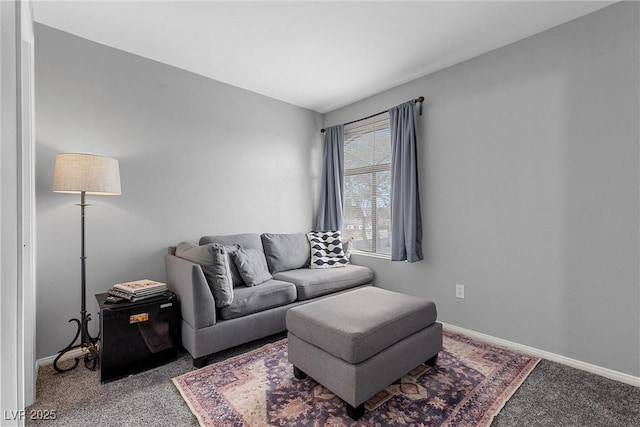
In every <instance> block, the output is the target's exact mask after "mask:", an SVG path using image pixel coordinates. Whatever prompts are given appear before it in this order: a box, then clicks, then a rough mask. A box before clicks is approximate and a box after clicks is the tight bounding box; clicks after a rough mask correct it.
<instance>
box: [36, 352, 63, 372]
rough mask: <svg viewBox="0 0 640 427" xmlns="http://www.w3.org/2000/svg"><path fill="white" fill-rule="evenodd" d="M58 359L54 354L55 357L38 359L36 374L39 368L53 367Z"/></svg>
mask: <svg viewBox="0 0 640 427" xmlns="http://www.w3.org/2000/svg"><path fill="white" fill-rule="evenodd" d="M56 357H58V355H57V354H54V355H53V356H47V357H43V358H42V359H37V360H36V372H37V371H38V368H40V367H42V366H47V365H51V364H52V363H53V361H54V360H56Z"/></svg>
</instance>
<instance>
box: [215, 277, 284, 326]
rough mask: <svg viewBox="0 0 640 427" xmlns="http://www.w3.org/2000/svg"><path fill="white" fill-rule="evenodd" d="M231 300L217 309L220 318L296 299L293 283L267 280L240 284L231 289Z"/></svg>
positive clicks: (267, 307) (232, 316) (228, 317)
mask: <svg viewBox="0 0 640 427" xmlns="http://www.w3.org/2000/svg"><path fill="white" fill-rule="evenodd" d="M233 293H234V295H233V302H232V303H231V305H228V306H227V307H222V308H220V309H219V314H220V317H221V318H222V319H226V320H229V319H235V318H237V317H242V316H246V315H247V314H251V313H257V312H258V311H263V310H268V309H270V308H273V307H279V306H282V305H285V304H289V303H292V302H294V301H295V300H296V287H295V286H294V285H293V283H287V282H282V281H279V280H268V281H266V282H264V283H261V284H259V285H258V286H252V287H246V286H240V287H237V288H235V289H234V290H233Z"/></svg>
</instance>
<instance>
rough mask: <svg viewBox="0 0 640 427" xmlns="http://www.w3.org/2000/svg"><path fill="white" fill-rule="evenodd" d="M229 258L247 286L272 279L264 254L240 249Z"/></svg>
mask: <svg viewBox="0 0 640 427" xmlns="http://www.w3.org/2000/svg"><path fill="white" fill-rule="evenodd" d="M231 258H233V262H234V263H235V264H236V267H237V268H238V273H240V277H242V281H244V283H245V285H247V286H256V285H259V284H260V283H264V282H266V281H267V280H270V279H271V278H272V277H271V274H270V273H269V268H268V267H267V261H266V260H265V259H264V254H263V253H262V252H260V251H258V250H257V249H253V248H249V249H245V248H240V249H238V250H237V251H235V252H233V253H232V254H231Z"/></svg>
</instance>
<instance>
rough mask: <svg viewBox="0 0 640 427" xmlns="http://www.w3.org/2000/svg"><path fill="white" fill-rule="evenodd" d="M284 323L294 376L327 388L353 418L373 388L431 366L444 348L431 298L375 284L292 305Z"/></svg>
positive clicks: (356, 417) (440, 329)
mask: <svg viewBox="0 0 640 427" xmlns="http://www.w3.org/2000/svg"><path fill="white" fill-rule="evenodd" d="M286 322H287V330H288V342H289V344H288V355H289V361H290V362H291V364H292V365H293V367H294V368H293V369H294V375H295V377H296V378H298V379H302V378H305V377H306V376H307V375H309V376H311V378H313V379H314V380H316V381H317V382H318V383H320V384H322V385H323V386H325V387H326V388H328V389H329V390H331V391H332V392H333V393H335V394H336V395H337V396H338V397H340V398H341V399H342V400H344V401H345V402H346V404H347V413H348V414H349V416H350V417H351V418H353V419H354V420H357V419H358V418H360V416H362V414H363V413H364V402H365V401H367V400H368V399H369V398H370V397H372V396H374V395H375V394H376V393H377V392H379V391H380V390H382V389H384V388H385V387H386V386H388V385H389V384H391V383H393V382H394V381H396V380H398V379H399V378H401V377H402V376H403V375H405V374H407V373H408V372H410V371H411V370H413V369H414V368H415V367H417V366H418V365H420V364H421V363H427V364H429V365H430V366H434V365H435V363H436V361H437V358H438V352H439V351H440V350H441V349H442V325H441V324H440V323H438V322H436V306H435V304H434V303H433V302H431V301H428V300H425V299H422V298H417V297H413V296H409V295H403V294H399V293H397V292H391V291H387V290H384V289H379V288H375V287H367V288H361V289H357V290H354V291H351V292H347V293H344V294H340V295H336V296H333V297H328V298H325V299H323V300H320V301H316V302H312V303H309V304H306V305H302V306H299V307H294V308H291V309H289V311H287V317H286Z"/></svg>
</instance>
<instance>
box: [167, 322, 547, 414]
mask: <svg viewBox="0 0 640 427" xmlns="http://www.w3.org/2000/svg"><path fill="white" fill-rule="evenodd" d="M539 361H540V359H538V358H535V357H532V356H529V355H526V354H522V353H518V352H515V351H512V350H509V349H506V348H503V347H496V346H494V345H491V344H487V343H485V342H481V341H478V340H475V339H472V338H469V337H467V336H464V335H459V334H454V333H451V332H446V331H445V332H444V349H443V350H442V351H441V352H440V356H439V359H438V364H437V365H436V367H435V368H430V367H428V366H426V365H420V366H418V367H417V368H416V369H414V370H413V371H411V372H410V373H409V374H407V375H406V376H404V377H403V378H402V379H400V380H399V381H397V382H395V383H394V384H392V385H390V386H389V387H387V388H386V389H385V390H383V391H381V392H380V393H378V394H377V395H376V396H374V397H372V398H371V399H369V401H367V402H366V403H365V409H366V410H365V413H364V415H363V416H362V418H360V419H359V420H358V421H357V422H355V421H353V420H352V419H351V418H349V416H348V415H347V414H346V410H345V405H344V403H343V402H342V400H340V398H338V397H336V396H335V395H334V394H333V393H331V392H330V391H329V390H327V389H326V388H324V387H323V386H321V385H319V384H318V383H316V382H315V381H314V380H312V379H310V378H307V379H304V380H298V379H296V378H295V377H294V376H293V367H292V365H291V364H290V363H289V362H288V361H287V340H286V339H284V340H281V341H278V342H275V343H272V344H268V345H265V346H264V347H262V348H259V349H257V350H254V351H251V352H248V353H245V354H242V355H240V356H236V357H234V358H232V359H228V360H225V361H223V362H220V363H217V364H214V365H210V366H207V367H204V368H202V369H199V370H197V371H192V372H189V373H187V374H184V375H181V376H179V377H177V378H174V379H173V382H174V384H175V385H176V386H177V387H178V389H179V390H180V393H181V394H182V396H183V397H184V399H185V400H186V402H187V404H188V405H189V407H190V408H191V411H192V412H193V413H194V414H195V415H196V417H197V418H198V421H199V422H200V425H202V426H402V425H412V426H488V425H489V424H491V420H492V419H493V418H494V417H495V416H496V415H497V414H498V412H499V411H500V409H502V407H503V406H504V404H505V403H506V401H507V400H509V398H510V397H511V395H512V394H513V393H514V392H515V391H516V390H517V389H518V387H519V386H520V384H522V382H523V381H524V380H525V378H526V377H527V375H529V373H530V372H531V371H532V370H533V368H534V367H535V366H536V364H537V363H538V362H539Z"/></svg>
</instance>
